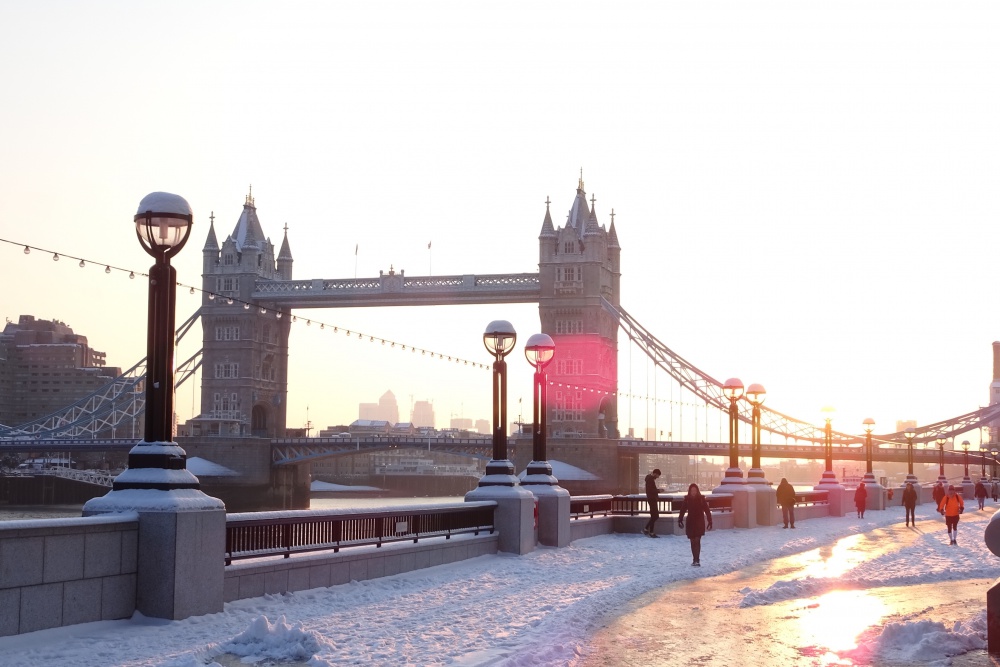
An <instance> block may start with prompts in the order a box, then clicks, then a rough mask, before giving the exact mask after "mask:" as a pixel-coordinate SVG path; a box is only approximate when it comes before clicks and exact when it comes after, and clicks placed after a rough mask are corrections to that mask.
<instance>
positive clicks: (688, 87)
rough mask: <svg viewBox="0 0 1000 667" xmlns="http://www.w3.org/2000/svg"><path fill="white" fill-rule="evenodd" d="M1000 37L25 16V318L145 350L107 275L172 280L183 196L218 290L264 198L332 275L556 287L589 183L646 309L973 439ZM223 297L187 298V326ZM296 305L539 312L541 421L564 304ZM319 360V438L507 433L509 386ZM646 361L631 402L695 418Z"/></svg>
mask: <svg viewBox="0 0 1000 667" xmlns="http://www.w3.org/2000/svg"><path fill="white" fill-rule="evenodd" d="M998 33H1000V8H998V7H997V6H996V5H995V3H989V2H970V3H963V4H962V5H960V6H944V5H940V4H938V3H931V2H913V3H906V4H902V3H897V2H881V1H876V2H864V3H862V2H844V3H837V4H836V5H831V4H827V3H819V2H754V3H735V2H721V3H713V4H711V5H703V4H686V3H675V4H671V5H666V6H664V5H661V4H657V3H635V4H629V5H627V6H608V5H602V4H598V3H587V2H585V3H577V4H574V5H572V6H567V5H558V4H532V3H518V2H515V3H508V4H505V5H503V6H497V7H485V6H481V5H466V4H457V3H456V4H452V3H438V2H429V3H420V4H406V3H396V2H389V3H380V4H379V5H377V6H375V5H369V4H363V3H343V4H337V5H326V4H322V3H312V2H302V3H292V4H281V5H276V4H269V3H234V2H216V3H209V4H201V3H195V2H175V3H170V4H166V3H159V2H150V3H141V4H133V3H127V2H102V3H97V2H80V3H70V2H55V3H45V4H37V3H28V2H8V3H4V4H3V5H2V6H0V81H3V82H4V89H3V90H4V96H3V99H4V104H3V105H0V126H2V127H3V128H4V131H3V133H2V134H0V152H2V154H3V156H4V159H3V160H0V238H3V239H4V240H7V241H12V242H13V244H10V243H0V280H2V281H3V284H4V285H5V286H6V289H5V295H4V301H3V303H4V313H3V315H4V316H5V317H7V318H10V319H12V320H15V321H16V319H17V317H18V315H21V314H33V315H35V316H36V317H38V318H44V319H53V318H55V319H59V320H62V321H65V322H66V323H68V324H69V325H70V326H72V327H73V328H74V330H76V331H77V332H78V333H82V334H84V335H86V336H88V338H89V340H90V343H91V345H92V346H93V347H95V348H96V349H98V350H103V351H107V352H108V353H109V358H108V364H109V365H115V366H122V367H123V368H128V367H129V366H131V365H132V364H134V363H135V362H136V361H138V360H139V359H140V358H142V357H143V356H144V354H145V323H146V319H145V312H146V282H145V280H141V279H135V280H129V279H128V277H127V275H126V274H121V273H118V272H113V273H112V274H111V275H105V273H104V271H103V265H104V264H111V265H113V266H119V267H123V268H126V269H130V270H135V271H136V272H145V271H147V270H148V267H149V266H150V264H151V263H152V260H151V258H149V257H148V256H147V255H146V254H145V253H144V252H143V251H142V249H141V248H140V246H139V244H138V242H137V240H136V239H135V234H134V232H133V227H132V215H133V214H134V212H135V209H136V207H137V205H138V202H139V200H141V199H142V197H143V196H145V195H146V194H147V193H149V192H151V191H155V190H165V191H169V192H175V193H177V194H180V195H181V196H183V197H185V198H186V199H187V200H188V201H189V202H190V203H191V205H192V207H193V209H194V212H195V225H194V228H193V231H192V237H191V240H190V241H189V243H188V246H187V247H186V248H185V249H184V251H183V252H182V253H181V254H180V255H179V256H178V257H177V259H176V260H175V262H174V265H175V267H176V268H177V271H178V279H179V281H180V282H181V283H183V284H186V285H194V286H196V287H200V285H201V278H200V272H201V269H200V267H201V253H200V250H201V247H202V246H203V245H204V241H205V236H206V234H207V232H208V226H209V215H210V214H211V213H212V212H213V211H214V214H215V228H216V232H217V234H218V235H219V238H220V240H221V239H222V238H223V237H224V236H225V235H226V234H228V233H229V232H230V231H231V230H232V228H233V227H234V226H235V224H236V221H237V219H238V217H239V214H240V211H241V208H242V204H243V201H244V198H245V196H246V194H247V191H248V188H249V187H250V185H252V186H253V194H254V197H255V200H256V204H257V208H258V215H259V216H260V219H261V223H262V225H263V227H264V231H265V232H266V234H267V235H268V236H269V237H270V238H271V240H272V242H273V243H275V245H276V246H277V245H279V244H280V243H281V238H282V233H283V232H282V228H283V226H284V225H285V224H287V225H288V236H289V243H290V246H291V250H292V254H293V256H294V258H295V265H294V275H295V277H296V278H298V279H307V278H350V277H352V276H354V275H357V276H358V277H372V276H377V275H378V272H379V271H380V270H382V271H388V270H389V268H390V266H392V267H393V268H394V269H395V270H397V271H399V270H404V271H405V272H406V273H407V274H408V275H426V274H427V273H433V274H434V275H448V274H462V273H513V272H535V271H537V261H538V246H537V236H538V232H539V230H540V229H541V224H542V220H543V218H544V214H545V201H546V198H547V197H551V201H552V205H551V210H552V217H553V221H554V223H555V224H556V225H557V226H560V225H562V224H564V222H565V215H566V211H568V210H569V207H570V206H571V204H572V199H573V195H574V192H575V187H576V184H577V179H578V178H579V174H580V169H581V168H582V169H583V180H584V183H585V188H586V191H587V195H588V198H589V197H590V196H591V195H593V196H595V197H596V206H597V212H598V221H599V222H600V224H602V225H605V226H608V225H609V224H610V215H609V214H610V212H611V210H612V209H614V211H615V214H616V217H615V225H616V228H617V231H618V236H619V240H620V243H621V246H622V267H623V276H622V305H623V306H624V308H625V309H626V310H627V311H628V312H629V313H630V314H631V315H633V316H634V317H635V318H636V319H637V320H638V321H639V322H640V323H642V324H643V325H644V326H645V327H646V328H648V329H649V330H651V331H652V332H653V333H654V334H655V335H656V336H657V337H658V338H659V339H660V340H662V341H663V342H664V343H666V344H667V345H668V346H669V347H670V348H671V349H673V350H674V351H676V352H677V353H678V354H680V355H681V356H683V357H684V358H686V359H688V360H689V361H691V362H692V363H693V364H695V365H696V366H698V367H699V368H700V369H702V370H703V371H705V372H706V373H708V374H709V375H711V376H713V377H715V378H716V379H718V380H725V379H726V378H727V377H732V376H736V377H740V378H741V379H742V380H743V382H744V383H745V384H749V383H751V382H761V383H763V384H764V385H765V386H766V388H767V390H768V403H767V404H768V405H769V406H770V407H772V408H774V409H776V410H779V411H781V412H784V413H786V414H789V415H791V416H793V417H797V418H799V419H805V420H809V421H813V422H816V423H820V422H821V415H820V409H821V408H822V407H823V406H824V405H832V406H834V407H835V408H836V409H837V412H836V413H835V416H834V428H835V429H837V430H839V431H844V432H857V433H861V432H862V429H861V422H862V420H863V419H864V418H865V417H868V416H871V417H874V418H875V420H876V422H877V424H876V429H875V430H876V433H885V432H890V431H892V430H895V429H894V427H895V422H896V420H906V419H914V420H916V421H917V423H918V424H927V423H930V422H934V421H938V420H942V419H947V418H949V417H953V416H956V415H958V414H961V413H965V412H969V411H971V410H974V409H976V408H978V407H979V406H981V405H985V404H986V403H987V402H988V400H989V398H988V389H989V384H990V381H991V379H992V378H991V375H992V349H991V344H992V342H993V341H994V340H997V339H1000V318H998V316H997V314H996V309H995V308H991V299H990V297H989V294H990V292H989V289H990V288H991V287H992V285H993V283H991V280H992V278H993V274H994V273H995V270H993V266H992V265H993V263H994V262H995V259H994V256H995V252H994V251H993V246H994V243H993V237H992V233H993V230H994V229H995V228H996V222H997V220H998V219H1000V199H998V197H997V196H996V191H997V183H998V182H1000V163H998V160H997V158H996V156H997V155H1000V128H998V122H997V118H1000V114H998V111H1000V93H998V91H997V89H996V86H995V85H993V81H994V80H995V76H996V72H997V71H998V65H1000V43H998V42H997V40H996V39H995V35H996V34H998ZM428 243H431V244H432V248H431V249H430V250H428V248H427V245H428ZM16 244H28V245H31V246H36V247H41V248H47V249H51V250H53V251H57V252H61V253H67V254H71V255H76V256H79V257H84V258H87V259H88V260H93V261H94V262H98V263H99V264H100V265H101V266H90V265H88V266H87V267H85V268H83V269H81V268H79V267H77V266H76V265H75V264H74V263H70V262H66V261H60V262H52V261H51V259H50V258H48V257H45V256H43V255H42V254H41V253H37V252H34V253H32V254H30V255H28V256H25V255H24V254H23V252H22V250H21V247H20V246H19V245H16ZM356 247H357V249H358V252H357V254H356V255H355V248H356ZM198 299H199V297H198V296H191V295H188V294H187V293H186V291H185V290H183V289H182V290H179V292H178V310H177V319H178V323H180V322H181V321H183V320H184V319H185V318H186V317H187V316H188V315H190V314H191V313H192V312H194V310H195V308H196V307H197V304H198ZM296 315H298V316H299V317H308V318H312V319H314V320H315V321H317V322H325V323H327V324H332V325H337V326H340V327H343V328H347V329H352V330H354V331H361V332H364V333H365V334H366V335H373V336H375V337H378V338H385V339H390V340H394V341H399V342H401V343H404V344H406V345H408V346H417V347H419V348H426V349H429V350H434V351H437V352H441V353H444V354H446V355H452V356H456V357H460V358H462V359H467V360H469V361H474V362H478V363H481V364H484V365H488V364H489V361H490V359H489V355H488V354H487V352H486V351H485V349H484V348H483V346H482V342H481V334H482V331H483V329H484V328H485V326H486V324H487V323H488V322H490V321H491V320H494V319H507V320H510V321H511V322H512V323H513V324H514V326H515V328H516V329H517V331H518V333H519V343H518V346H517V348H516V349H515V351H514V353H513V354H512V355H511V357H510V358H509V366H510V369H511V377H510V392H509V401H510V406H511V407H510V408H509V411H510V413H511V414H516V406H517V401H518V399H519V398H523V400H524V401H528V400H530V396H531V369H530V367H529V366H528V364H527V362H526V361H524V357H523V341H524V340H526V339H527V337H528V336H529V335H530V334H532V333H535V332H536V331H537V330H538V329H539V323H538V314H537V307H535V306H531V305H510V306H503V307H495V306H494V307H484V306H472V307H433V308H424V309H419V310H418V309H416V308H396V309H341V310H325V311H308V313H307V312H306V311H296ZM189 338H192V339H199V338H200V331H195V332H193V333H192V334H189ZM189 344H190V341H188V340H185V341H184V342H183V343H182V345H181V348H180V349H179V350H178V355H177V357H178V359H179V360H180V359H184V358H186V357H187V356H189V355H190V354H191V353H193V351H194V350H195V349H197V345H195V346H194V347H190V346H189ZM290 347H291V354H290V368H289V378H290V387H289V405H288V408H289V410H288V425H289V426H302V425H304V424H305V421H306V410H307V407H308V411H309V419H310V420H311V421H312V422H313V424H315V425H316V426H319V427H323V426H327V425H334V424H339V423H344V422H347V423H349V422H350V421H353V419H354V418H355V417H353V416H351V415H354V414H356V411H357V404H358V403H359V402H363V399H365V398H367V399H368V400H371V397H373V396H378V395H380V394H381V393H382V392H384V391H385V389H386V388H387V387H392V388H393V391H394V393H396V394H397V396H399V397H400V398H401V400H400V403H401V405H405V404H406V403H408V401H407V400H406V399H407V398H408V397H409V395H410V394H413V395H414V400H421V399H426V398H430V397H434V398H435V410H436V411H437V412H438V419H439V420H441V419H442V417H444V416H445V415H449V414H459V413H461V415H464V416H466V417H472V418H477V417H481V416H485V415H489V414H490V407H489V406H490V396H489V389H490V384H489V375H488V373H489V371H488V370H484V369H481V368H480V369H464V368H451V367H449V366H447V364H445V363H444V362H443V361H438V360H435V361H430V360H428V359H426V358H423V359H421V358H419V355H417V358H414V357H413V356H412V355H410V356H407V355H404V354H401V353H389V352H386V351H384V350H382V349H376V348H381V347H382V346H378V345H373V344H371V343H368V342H367V341H356V340H348V339H346V337H336V336H334V335H333V334H332V333H331V332H329V331H325V332H320V331H318V330H317V329H316V327H308V328H307V327H304V326H299V325H293V328H292V333H291V338H290ZM620 350H621V352H620V357H619V367H620V376H619V387H620V390H621V391H623V392H628V393H634V394H637V395H643V396H652V397H656V398H658V399H660V400H661V401H663V400H667V399H668V396H669V394H668V393H667V392H668V391H669V387H668V386H667V381H666V377H665V376H664V375H663V374H660V377H659V379H655V378H654V377H653V376H652V375H651V374H650V370H649V364H648V362H646V361H644V360H643V359H641V358H640V357H638V353H637V352H636V351H632V350H630V349H629V345H628V344H627V341H626V340H624V337H621V338H620ZM674 391H675V392H676V389H675V390H674ZM678 400H684V399H681V398H680V397H678ZM192 406H194V407H192ZM647 408H648V401H634V400H633V401H626V400H621V401H620V403H619V416H620V425H621V430H622V431H623V432H625V431H627V429H628V427H629V425H631V426H632V427H634V428H635V431H636V434H637V435H641V434H642V433H643V431H644V429H645V428H647V427H649V428H656V429H657V430H671V429H672V430H674V431H675V433H674V435H675V436H676V437H684V438H686V439H702V438H704V437H705V435H706V433H705V431H706V425H705V424H704V421H703V420H704V417H703V415H702V414H701V413H703V412H704V410H701V411H699V412H695V410H694V409H693V408H691V407H690V406H689V407H687V408H683V410H686V417H685V419H687V420H688V423H686V424H685V425H684V426H683V428H678V427H679V424H678V423H677V422H675V421H671V418H670V417H669V416H668V414H667V413H668V410H669V406H668V405H667V404H663V403H661V404H660V407H659V408H658V409H657V410H656V411H652V410H651V409H647ZM177 409H178V412H179V414H180V415H181V418H182V419H185V418H187V417H190V416H191V415H192V413H193V412H194V413H196V412H197V400H196V396H195V394H194V392H192V391H190V388H189V387H182V388H181V389H180V390H179V392H178V397H177ZM674 410H675V412H676V411H682V408H681V407H680V406H677V405H675V406H674ZM527 412H528V413H530V409H529V410H527ZM694 415H697V420H698V421H697V423H698V426H697V431H696V430H695V426H694V423H691V420H692V419H693V418H694ZM673 419H675V420H679V417H677V416H676V414H675V416H674V418H673ZM721 421H722V420H721V419H719V418H718V417H715V416H713V417H711V419H710V422H709V423H708V424H707V431H708V435H709V437H710V439H711V438H714V437H717V435H718V434H719V433H720V432H721ZM665 424H671V426H667V427H665V426H664V425H665ZM764 437H765V441H768V436H767V435H765V436H764ZM970 439H972V440H973V441H974V442H975V441H976V438H975V437H974V436H973V437H970Z"/></svg>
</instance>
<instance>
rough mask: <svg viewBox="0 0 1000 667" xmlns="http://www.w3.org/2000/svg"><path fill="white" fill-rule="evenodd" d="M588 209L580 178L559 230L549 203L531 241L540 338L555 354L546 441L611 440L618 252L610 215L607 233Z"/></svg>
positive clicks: (615, 381)
mask: <svg viewBox="0 0 1000 667" xmlns="http://www.w3.org/2000/svg"><path fill="white" fill-rule="evenodd" d="M594 204H595V199H594V198H593V197H591V199H590V205H589V206H588V204H587V193H586V191H585V190H584V189H583V177H582V175H581V177H580V181H579V184H578V185H577V189H576V198H575V199H574V200H573V206H572V208H570V211H569V215H568V216H567V218H566V224H565V226H563V227H560V228H558V229H556V228H555V227H553V225H552V216H551V215H550V212H549V202H548V201H546V203H545V220H544V221H543V222H542V232H541V234H540V235H539V237H538V240H539V254H538V272H539V282H540V287H541V296H540V297H539V300H538V315H539V319H540V320H541V325H542V332H543V333H546V334H548V335H549V336H551V337H552V340H553V341H554V342H555V344H556V355H555V357H554V358H553V360H552V363H551V364H550V365H549V366H548V368H547V369H546V371H547V375H548V379H549V382H550V383H551V384H550V386H549V388H548V407H549V414H548V425H549V435H555V434H557V433H567V432H570V433H572V432H582V433H584V434H585V435H596V436H606V437H618V399H617V391H618V320H617V318H616V316H615V313H614V312H613V311H612V310H610V309H608V308H607V307H606V306H607V305H608V304H610V305H611V306H614V307H615V308H617V307H618V305H619V302H620V297H619V294H620V285H621V246H620V245H618V234H617V233H616V232H615V221H614V211H612V213H611V225H610V227H608V228H607V229H605V228H604V226H603V225H599V224H598V222H597V211H596V208H595V206H594Z"/></svg>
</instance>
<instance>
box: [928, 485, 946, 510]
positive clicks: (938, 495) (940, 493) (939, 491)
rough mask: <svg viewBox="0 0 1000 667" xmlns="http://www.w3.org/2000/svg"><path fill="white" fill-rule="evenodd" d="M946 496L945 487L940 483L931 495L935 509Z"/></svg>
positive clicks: (935, 486)
mask: <svg viewBox="0 0 1000 667" xmlns="http://www.w3.org/2000/svg"><path fill="white" fill-rule="evenodd" d="M944 496H945V491H944V485H943V484H941V482H938V483H937V484H935V485H934V491H933V492H932V493H931V498H933V499H934V506H935V507H936V506H938V505H940V504H941V499H942V498H944Z"/></svg>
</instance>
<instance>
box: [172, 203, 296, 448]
mask: <svg viewBox="0 0 1000 667" xmlns="http://www.w3.org/2000/svg"><path fill="white" fill-rule="evenodd" d="M202 254H203V266H202V287H203V289H204V290H205V291H204V294H203V297H202V305H201V322H202V383H201V414H200V415H199V416H198V417H195V418H194V419H192V420H191V426H192V434H193V435H252V436H259V437H268V438H274V437H282V436H284V435H285V414H286V409H287V398H288V332H289V329H290V327H291V314H290V313H288V312H284V313H281V312H280V311H278V310H276V309H275V308H274V307H273V306H272V305H271V304H268V303H262V302H254V301H253V298H252V295H253V292H254V288H255V287H254V286H255V284H257V283H259V282H266V281H274V280H291V278H292V262H293V260H292V253H291V250H290V248H289V246H288V226H287V225H286V226H285V236H284V239H283V240H282V243H281V249H280V250H279V252H278V256H277V258H275V255H274V244H272V243H271V240H270V239H269V238H267V237H266V236H265V235H264V231H263V229H262V228H261V225H260V220H259V219H258V218H257V207H256V206H255V204H254V198H253V192H252V190H251V192H250V194H248V195H247V198H246V201H245V202H244V204H243V212H242V214H240V218H239V221H237V223H236V227H235V229H233V231H232V233H231V234H230V235H229V236H227V237H226V238H225V240H224V241H223V242H222V245H221V246H220V245H219V243H218V240H217V238H216V235H215V219H214V215H213V216H212V222H211V226H210V227H209V230H208V238H207V240H206V241H205V247H204V249H203V250H202ZM213 297H214V298H213ZM230 300H231V302H230ZM246 304H249V307H247V306H246Z"/></svg>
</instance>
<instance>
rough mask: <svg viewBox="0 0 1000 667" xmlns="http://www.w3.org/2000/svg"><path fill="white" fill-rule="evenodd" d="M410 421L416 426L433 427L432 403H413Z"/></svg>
mask: <svg viewBox="0 0 1000 667" xmlns="http://www.w3.org/2000/svg"><path fill="white" fill-rule="evenodd" d="M410 421H411V422H413V425H414V426H415V427H416V428H434V404H433V403H431V402H430V401H417V402H416V403H414V404H413V412H412V414H410Z"/></svg>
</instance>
